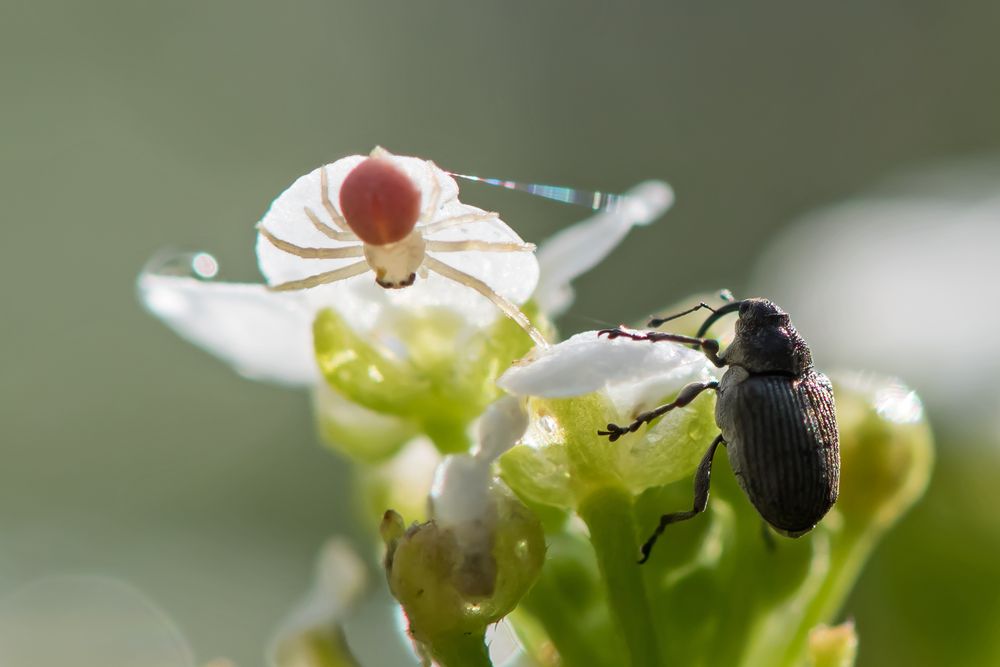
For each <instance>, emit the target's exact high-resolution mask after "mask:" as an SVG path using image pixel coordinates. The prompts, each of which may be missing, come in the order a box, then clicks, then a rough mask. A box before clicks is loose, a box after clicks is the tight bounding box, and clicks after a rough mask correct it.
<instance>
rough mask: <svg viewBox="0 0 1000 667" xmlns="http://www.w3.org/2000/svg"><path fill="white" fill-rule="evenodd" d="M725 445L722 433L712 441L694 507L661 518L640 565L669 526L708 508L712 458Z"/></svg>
mask: <svg viewBox="0 0 1000 667" xmlns="http://www.w3.org/2000/svg"><path fill="white" fill-rule="evenodd" d="M688 386H691V385H688ZM724 444H726V441H725V440H723V439H722V434H721V433H720V434H719V435H717V436H716V437H715V440H713V441H712V444H711V445H709V446H708V451H706V452H705V456H703V457H702V459H701V463H699V464H698V471H697V472H695V474H694V504H693V506H692V507H691V509H690V510H688V511H687V512H674V513H673V514H664V515H663V516H661V517H660V523H659V525H658V526H657V527H656V530H655V531H653V534H652V535H650V536H649V539H648V540H646V542H645V543H644V544H643V545H642V549H641V551H642V558H640V559H639V564H640V565H641V564H642V563H645V562H646V561H647V560H649V554H650V552H652V550H653V545H654V544H656V540H657V539H659V537H660V535H662V534H663V531H664V530H665V529H666V527H667V526H669V525H670V524H672V523H677V522H678V521H687V520H688V519H690V518H691V517H693V516H695V515H698V514H701V513H702V512H704V511H705V508H706V507H708V489H709V483H710V481H711V478H712V458H713V457H714V456H715V450H716V449H718V448H719V445H724Z"/></svg>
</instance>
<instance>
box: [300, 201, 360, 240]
mask: <svg viewBox="0 0 1000 667" xmlns="http://www.w3.org/2000/svg"><path fill="white" fill-rule="evenodd" d="M302 210H303V211H305V212H306V217H308V218H309V221H310V222H311V223H312V224H313V227H315V228H316V229H317V230H319V232H320V233H321V234H323V235H324V236H326V237H327V238H331V239H333V240H334V241H357V240H358V237H357V235H356V234H355V233H354V232H342V231H339V230H336V229H334V228H333V227H331V226H330V225H328V224H326V223H325V222H323V221H322V220H320V219H319V216H317V215H316V214H315V213H313V212H312V210H311V209H309V208H308V207H305V208H303V209H302Z"/></svg>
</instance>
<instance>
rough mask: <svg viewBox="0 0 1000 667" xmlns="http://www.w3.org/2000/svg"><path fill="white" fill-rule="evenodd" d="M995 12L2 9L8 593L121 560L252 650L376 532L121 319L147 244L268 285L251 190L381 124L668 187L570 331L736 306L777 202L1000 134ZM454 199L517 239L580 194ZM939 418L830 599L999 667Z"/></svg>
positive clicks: (288, 403) (289, 5)
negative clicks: (316, 577) (685, 309)
mask: <svg viewBox="0 0 1000 667" xmlns="http://www.w3.org/2000/svg"><path fill="white" fill-rule="evenodd" d="M998 25H1000V3H996V2H995V1H992V0H967V1H966V2H961V3H944V2H932V1H929V0H923V1H914V0H910V1H908V2H878V3H872V2H859V1H857V0H849V1H847V2H839V3H802V2H793V1H792V0H765V1H757V2H739V1H736V0H726V1H725V2H717V3H704V2H662V3H638V2H618V3H606V2H593V1H590V0H587V1H577V2H568V1H553V2H513V1H508V2H492V3H487V2H478V3H477V2H466V3H458V2H441V1H439V0H425V1H423V2H413V1H402V0H394V1H391V2H374V1H370V2H356V3H352V2H333V1H329V0H327V1H323V0H293V1H290V2H282V3H278V2H272V3H250V2H236V1H235V0H211V1H208V2H191V1H182V0H174V1H170V2H162V1H160V2H153V1H151V0H88V1H83V0H76V1H74V0H30V1H29V0H2V3H0V73H2V75H0V76H2V78H0V81H2V103H0V128H2V136H3V140H2V151H0V192H2V202H3V208H2V213H0V218H2V220H3V230H4V238H3V242H2V243H0V277H2V280H0V284H2V288H0V290H2V294H3V302H2V304H3V312H2V316H0V343H2V344H0V350H2V354H3V358H2V371H0V452H2V457H3V460H2V464H0V596H2V595H3V594H4V593H6V592H7V591H10V590H12V589H14V588H15V587H16V586H17V585H18V584H20V583H22V582H25V581H28V580H30V579H33V578H35V577H38V576H42V575H44V574H47V573H52V572H100V573H107V574H112V575H115V576H118V577H122V578H124V579H125V580H127V581H129V582H131V583H133V584H135V585H136V586H137V587H139V588H141V589H142V590H143V591H145V592H146V593H148V594H149V596H150V597H151V598H153V599H154V600H156V601H157V603H158V604H160V605H161V606H162V607H163V608H164V609H165V610H166V611H167V612H168V613H169V614H170V615H171V616H172V617H173V618H174V619H175V620H176V621H177V623H178V625H179V626H180V628H181V629H182V630H183V632H184V633H185V634H186V635H187V636H188V638H189V639H190V640H191V642H192V644H193V646H194V648H195V650H196V653H197V654H198V656H199V657H200V658H201V659H208V658H210V657H213V656H215V655H226V656H229V657H232V658H234V659H236V660H238V661H239V662H240V663H241V664H242V665H245V666H249V665H255V664H260V659H261V658H260V655H261V652H262V649H263V645H264V642H265V639H266V637H267V636H268V634H269V632H270V631H271V629H272V628H273V627H274V625H275V624H276V623H277V621H278V619H279V618H280V617H281V616H282V615H283V614H284V612H285V611H286V610H287V609H288V607H289V605H290V604H291V603H292V602H293V601H294V600H295V599H296V598H297V597H298V596H299V594H300V593H301V591H302V590H304V588H305V587H306V585H307V583H308V580H309V577H310V573H311V564H312V560H313V557H314V553H315V551H316V549H317V548H318V546H319V545H320V544H321V543H322V541H323V540H324V539H325V538H326V537H327V536H329V535H331V534H334V533H347V534H351V535H355V536H360V535H361V534H362V532H363V531H362V529H361V528H359V527H358V526H356V525H354V524H353V523H352V519H351V514H352V512H351V510H352V502H353V501H352V500H351V494H350V487H349V484H348V481H347V475H346V474H345V471H344V469H343V465H342V463H341V462H340V461H339V460H338V459H337V458H336V457H335V456H334V455H332V454H329V453H327V452H325V451H323V450H322V449H321V448H320V446H319V445H318V444H317V440H316V437H315V436H314V434H313V431H312V417H311V413H310V407H309V405H308V400H307V397H306V396H305V395H304V394H301V393H296V392H291V391H286V390H282V389H279V388H274V387H270V386H263V385H258V384H254V383H251V382H248V381H244V380H242V379H240V378H238V377H237V376H236V375H235V374H234V373H232V372H231V371H230V370H229V369H228V368H226V367H224V366H223V365H222V364H220V363H218V362H216V361H215V360H213V359H211V358H209V357H208V356H207V355H206V354H204V353H203V352H201V351H198V350H195V349H194V348H192V347H190V346H189V345H188V344H186V343H185V342H183V341H181V340H180V339H178V338H177V337H176V336H175V335H174V334H172V333H171V332H170V331H168V330H167V329H166V328H165V327H164V326H163V325H162V324H160V323H159V322H157V321H155V320H154V319H153V318H152V317H150V316H148V315H147V314H145V313H144V312H143V311H142V309H141V308H140V306H139V305H138V303H137V301H136V299H135V296H134V280H135V277H136V274H137V273H138V271H139V270H140V268H141V267H142V265H143V263H144V262H145V260H146V259H147V258H148V257H149V256H150V255H152V254H153V253H154V252H155V251H157V250H159V249H161V248H163V247H166V246H171V245H173V246H179V247H183V248H189V249H202V250H207V251H209V252H212V253H213V254H215V256H216V257H218V258H219V260H220V262H221V265H222V268H223V274H222V277H223V278H227V279H236V280H252V279H255V277H256V269H255V261H254V257H253V239H254V232H253V224H254V223H255V222H256V221H257V219H258V218H259V217H260V216H261V215H262V213H263V212H264V211H265V210H266V208H267V206H268V203H269V202H270V200H271V199H272V198H273V197H275V196H276V195H277V194H278V193H280V192H281V191H282V190H283V189H284V188H285V187H286V186H287V185H288V184H289V183H291V181H293V180H294V179H295V178H296V177H298V176H299V175H301V174H304V173H306V172H307V171H309V170H311V169H313V168H314V167H316V166H317V165H319V164H321V163H324V162H329V161H333V160H335V159H336V158H338V157H341V156H343V155H346V154H352V153H363V152H367V151H368V150H370V149H371V147H372V146H374V145H376V144H381V145H384V146H385V147H387V148H388V149H390V150H392V151H393V152H396V153H400V154H412V155H419V156H423V157H427V158H431V159H434V160H435V161H436V162H437V163H438V164H440V165H442V166H444V167H445V168H449V169H454V170H457V171H462V172H466V173H475V174H481V175H489V176H501V177H506V178H517V179H521V180H528V181H541V182H549V183H556V184H567V185H574V186H577V187H583V188H600V189H609V190H619V189H624V188H626V187H628V186H630V185H632V184H633V183H635V182H637V181H639V180H643V179H646V178H651V177H659V178H665V179H667V180H669V181H670V182H671V183H672V184H673V186H674V188H675V190H676V191H677V194H678V203H677V206H676V208H675V209H674V210H673V211H672V212H671V213H670V214H669V215H668V217H667V218H665V219H664V220H663V221H661V222H660V223H658V224H657V225H655V226H654V227H652V228H646V229H639V230H636V231H635V232H633V234H632V236H630V237H629V239H628V240H627V241H626V242H625V244H624V245H623V246H622V247H621V248H620V249H619V251H618V252H617V253H616V254H615V255H613V256H612V257H611V258H610V259H609V260H608V261H607V262H606V263H605V264H603V265H602V266H601V267H600V268H599V269H598V270H596V271H594V272H593V273H591V274H589V275H587V276H586V277H584V278H583V279H581V280H580V281H579V282H578V283H577V285H576V286H577V291H578V295H579V297H578V300H577V302H576V304H575V305H574V307H573V309H572V311H571V313H570V314H568V315H567V316H566V317H565V319H564V320H563V322H562V325H563V329H564V330H565V331H573V330H578V329H584V328H594V327H595V326H596V325H595V322H598V323H604V322H617V321H620V320H630V321H631V320H635V319H638V318H640V317H642V316H644V315H645V314H646V313H649V312H651V311H653V310H655V309H657V308H659V307H661V306H663V305H665V304H669V303H673V302H674V301H676V300H678V299H680V298H683V297H684V296H685V295H688V294H690V293H693V292H695V291H698V290H705V289H716V288H718V287H720V286H728V287H730V288H732V289H733V290H734V291H736V292H737V294H742V293H744V292H745V290H746V289H748V287H749V286H750V276H751V272H752V270H753V268H754V265H755V263H756V260H757V258H758V256H759V255H760V253H761V252H762V250H763V249H764V248H765V247H766V246H767V245H768V243H769V239H770V238H771V237H772V236H773V235H774V234H775V233H776V232H777V231H779V230H781V229H782V228H783V226H785V225H787V224H788V223H790V222H791V221H792V220H793V219H794V218H795V216H796V215H799V214H801V213H803V212H805V211H807V210H809V209H811V208H813V207H816V206H818V205H822V204H825V203H829V202H832V201H836V200H838V199H841V198H846V197H848V196H850V195H852V194H854V193H856V192H858V191H859V190H861V189H863V188H864V187H866V186H867V185H869V184H870V183H872V182H873V181H875V180H877V179H879V178H881V177H882V176H884V175H885V174H887V173H891V172H892V171H894V170H896V169H899V168H901V167H904V166H908V165H912V164H915V163H922V162H932V161H936V160H940V159H946V158H955V157H961V156H964V155H970V154H982V153H988V152H990V151H995V150H997V149H1000V121H998V119H1000V86H997V85H996V74H997V71H998V65H1000V40H997V39H996V30H997V26H998ZM463 188H464V192H465V193H466V194H465V195H464V198H465V199H467V200H468V201H470V202H472V203H476V204H479V205H482V206H484V207H486V208H499V209H501V210H502V211H503V212H504V217H505V219H507V220H508V221H510V222H511V223H512V224H513V225H514V226H515V227H516V228H517V229H518V230H519V231H520V232H521V233H522V235H523V236H524V237H525V238H527V239H529V240H533V241H537V240H540V239H544V238H545V237H546V236H548V235H549V234H551V233H552V232H554V231H556V230H558V229H560V228H562V227H564V226H566V225H567V224H569V223H571V222H573V221H574V220H576V219H578V218H580V217H582V216H583V214H584V212H582V211H581V210H579V209H572V208H567V207H561V206H559V205H557V204H553V203H550V202H545V201H541V200H535V199H532V198H529V197H525V196H522V195H519V194H516V193H508V192H496V191H489V190H487V189H486V188H484V187H478V186H475V185H466V186H463ZM969 242H970V243H974V242H975V240H974V239H970V241H969ZM929 270H933V268H929ZM830 279H831V280H836V276H830ZM793 316H794V313H793ZM836 316H837V314H835V313H831V317H836ZM937 324H939V325H945V326H946V324H947V321H946V320H938V321H937ZM994 337H995V336H994ZM817 357H818V359H819V361H820V362H821V363H822V358H823V355H822V351H817ZM914 363H924V364H926V363H939V362H936V361H934V359H933V357H932V356H931V355H929V356H928V358H926V359H922V360H914ZM898 372H899V373H900V374H901V375H903V376H904V377H905V376H906V369H905V368H900V369H898ZM929 408H930V411H931V417H932V419H934V423H935V426H936V428H937V432H938V436H939V451H940V462H939V467H938V470H937V474H936V477H935V479H934V481H933V483H932V488H931V491H930V493H929V495H928V496H927V498H926V499H925V501H924V502H923V504H922V505H921V506H919V507H918V509H916V510H915V511H914V512H913V513H912V514H911V515H910V516H909V517H908V518H906V519H905V520H904V522H903V524H902V525H901V526H900V527H899V529H898V530H897V531H896V532H895V533H893V534H891V535H890V537H889V539H888V540H887V541H886V542H885V543H884V544H883V545H882V547H881V548H880V550H879V551H878V553H877V555H876V558H875V560H874V561H873V563H872V564H871V566H870V567H869V569H868V570H867V572H866V574H865V575H864V576H863V578H862V580H861V582H860V584H859V588H858V591H857V593H856V594H855V596H854V597H853V599H852V600H851V601H850V602H849V604H848V606H847V613H848V614H850V615H853V616H854V617H855V619H856V621H857V623H858V626H859V632H860V636H861V650H860V660H859V665H862V666H869V667H870V666H874V665H894V664H908V665H944V664H949V665H989V664H1000V639H998V637H1000V634H998V633H997V631H996V630H997V627H998V623H1000V557H998V556H1000V519H998V518H997V516H996V513H995V512H994V511H993V506H994V505H995V504H996V503H997V501H998V499H1000V494H998V492H997V485H996V483H995V481H994V480H995V479H996V475H997V474H998V473H1000V465H998V462H997V451H998V440H1000V437H998V436H997V434H996V430H995V429H994V430H993V431H992V432H990V431H988V430H986V429H977V428H971V429H970V428H967V426H968V425H967V424H963V423H958V422H959V421H960V420H959V419H957V418H956V417H954V416H953V415H951V414H949V413H948V412H947V411H942V410H937V411H935V406H934V405H930V406H929ZM963 419H964V417H963ZM969 433H972V434H974V435H971V436H970V435H969ZM957 434H961V435H960V436H959V435H957Z"/></svg>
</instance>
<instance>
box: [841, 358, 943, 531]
mask: <svg viewBox="0 0 1000 667" xmlns="http://www.w3.org/2000/svg"><path fill="white" fill-rule="evenodd" d="M834 380H835V387H834V392H835V395H836V399H837V421H838V423H839V425H840V455H841V474H840V480H841V488H840V498H839V500H838V501H837V507H838V508H839V509H840V511H841V512H842V513H843V514H844V517H845V518H846V519H847V520H848V521H849V522H850V521H856V522H859V523H865V524H871V525H873V526H875V527H876V528H880V529H882V528H886V527H888V526H889V525H891V524H892V523H893V522H894V521H896V519H898V518H899V517H900V516H901V515H902V514H903V513H904V512H905V511H906V510H907V509H909V508H910V506H911V505H913V503H914V502H916V500H917V499H918V498H919V497H920V496H921V495H923V492H924V489H925V488H926V487H927V482H928V480H929V478H930V472H931V468H932V467H933V462H934V446H933V437H932V435H931V430H930V426H929V425H928V423H927V420H926V418H925V417H924V411H923V406H922V404H921V402H920V397H919V396H917V394H916V392H914V391H913V390H911V389H909V388H908V387H906V386H905V385H904V384H902V383H901V382H900V381H898V380H896V379H893V378H886V377H879V376H875V375H871V374H852V375H835V376H834Z"/></svg>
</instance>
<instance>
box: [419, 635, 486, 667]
mask: <svg viewBox="0 0 1000 667" xmlns="http://www.w3.org/2000/svg"><path fill="white" fill-rule="evenodd" d="M431 655H433V656H434V660H435V661H436V662H437V663H438V664H439V665H441V667H493V663H492V662H490V652H489V650H488V649H487V648H486V644H485V643H484V642H483V635H481V634H464V633H455V634H450V635H438V636H436V637H434V641H433V643H432V644H431Z"/></svg>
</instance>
